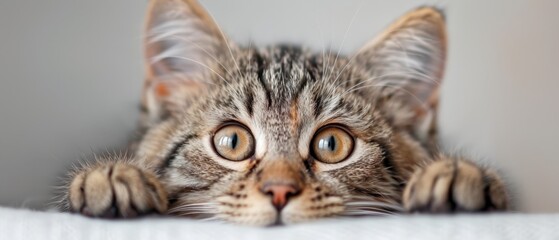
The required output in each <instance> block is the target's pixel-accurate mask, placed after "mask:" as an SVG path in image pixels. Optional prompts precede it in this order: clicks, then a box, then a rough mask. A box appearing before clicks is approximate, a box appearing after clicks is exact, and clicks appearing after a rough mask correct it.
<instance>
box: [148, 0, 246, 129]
mask: <svg viewBox="0 0 559 240" xmlns="http://www.w3.org/2000/svg"><path fill="white" fill-rule="evenodd" d="M145 26H146V28H145V40H144V51H145V69H146V81H145V86H144V92H143V96H142V106H143V109H144V110H145V112H146V114H144V115H145V116H144V117H146V118H147V119H143V121H142V122H143V123H148V124H149V123H153V122H158V121H159V120H160V119H162V118H164V117H165V116H166V115H169V114H171V115H172V114H173V113H174V112H182V111H184V109H185V108H187V107H188V105H189V104H190V103H191V102H192V101H193V100H194V99H196V98H197V97H199V96H200V95H201V94H204V93H205V92H207V91H208V90H209V89H210V87H211V86H214V85H216V83H217V79H223V76H225V73H224V71H225V69H224V67H223V64H222V63H223V62H220V60H222V61H223V59H224V58H223V57H222V55H221V54H223V53H224V52H227V53H228V54H229V53H231V52H230V51H232V50H231V49H233V50H235V46H234V45H233V44H232V43H231V42H230V41H229V40H228V39H227V38H226V37H225V36H224V34H223V33H222V32H221V30H220V29H219V27H218V25H217V24H216V23H215V22H214V20H213V18H212V17H211V15H209V14H208V12H206V11H205V9H204V8H203V7H202V6H201V5H200V4H199V3H198V2H197V1H196V0H150V4H149V7H148V11H147V16H146V25H145ZM226 49H227V50H228V51H226ZM231 54H232V53H231ZM227 57H232V56H231V55H227ZM227 59H230V58H227Z"/></svg>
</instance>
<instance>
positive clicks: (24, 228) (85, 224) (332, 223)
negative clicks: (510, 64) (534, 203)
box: [0, 207, 559, 240]
mask: <svg viewBox="0 0 559 240" xmlns="http://www.w3.org/2000/svg"><path fill="white" fill-rule="evenodd" d="M0 239H2V240H8V239H25V240H31V239H53V240H63V239H80V240H82V239H83V240H86V239H107V240H108V239H134V240H142V239H158V240H165V239H172V240H178V239H196V240H203V239H219V240H226V239H241V240H251V239H266V240H272V239H281V240H287V239H304V240H309V239H320V240H327V239H474V240H482V239H507V240H513V239H522V240H532V239H559V214H518V213H515V214H488V215H474V214H463V215H454V216H451V215H446V216H442V215H440V216H426V215H413V216H409V215H408V216H395V217H368V218H353V219H330V220H322V221H317V222H310V223H304V224H298V225H292V226H281V227H267V228H256V227H243V226H236V225H231V224H224V223H217V222H201V221H195V220H190V219H178V218H154V217H151V218H143V219H138V220H125V221H123V220H100V219H90V218H86V217H82V216H78V215H73V214H67V213H52V212H36V211H30V210H22V209H9V208H1V207H0Z"/></svg>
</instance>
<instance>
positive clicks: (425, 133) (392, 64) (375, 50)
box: [354, 7, 447, 140]
mask: <svg viewBox="0 0 559 240" xmlns="http://www.w3.org/2000/svg"><path fill="white" fill-rule="evenodd" d="M445 25H446V24H445V19H444V15H443V13H442V12H441V11H440V10H438V9H436V8H431V7H422V8H418V9H415V10H413V11H411V12H408V13H407V14H405V15H404V16H402V17H400V18H399V19H398V20H397V21H395V22H394V23H393V24H392V25H390V26H389V27H388V28H387V29H386V30H385V31H384V32H383V33H382V34H380V36H378V37H377V38H376V39H374V40H373V41H371V42H370V43H368V44H366V45H365V46H364V47H363V48H362V49H361V50H359V51H358V52H357V53H356V55H355V56H354V57H355V60H354V61H355V63H356V64H358V65H359V66H360V69H365V71H366V75H367V76H368V77H369V79H367V81H370V83H368V85H369V86H372V87H371V88H369V91H370V94H372V95H373V96H374V99H373V101H376V102H378V103H381V104H382V107H381V108H382V109H381V110H382V111H384V112H385V115H387V116H388V118H389V120H391V121H392V122H393V123H394V124H395V125H397V126H398V127H405V128H408V129H410V130H412V131H413V132H414V134H417V135H419V137H422V138H423V137H425V138H428V137H430V136H429V135H431V134H434V133H433V132H432V131H434V130H435V125H436V123H435V119H436V117H435V116H436V110H437V104H438V97H439V94H438V90H439V86H440V83H441V80H442V76H443V73H444V65H445V58H446V47H447V46H446V45H447V37H446V26H445ZM424 140H428V139H424Z"/></svg>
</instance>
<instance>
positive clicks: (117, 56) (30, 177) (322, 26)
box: [0, 0, 559, 212]
mask: <svg viewBox="0 0 559 240" xmlns="http://www.w3.org/2000/svg"><path fill="white" fill-rule="evenodd" d="M201 2H202V4H203V5H204V6H205V7H206V8H207V9H208V11H209V12H210V13H211V14H212V15H213V16H214V18H215V19H216V20H217V22H218V23H220V25H221V27H222V28H223V29H224V31H225V32H226V33H228V34H229V35H230V36H231V38H233V39H234V40H237V41H238V42H240V43H243V44H248V42H249V41H251V42H252V44H256V45H265V44H269V43H275V42H293V43H303V44H305V45H307V46H310V47H312V48H313V49H316V50H317V51H321V50H322V49H323V48H324V47H328V46H329V47H331V49H333V51H337V50H338V49H341V52H342V53H348V54H349V53H351V52H352V51H354V50H356V49H358V48H359V47H360V46H361V45H362V44H364V43H365V42H366V41H368V40H369V39H371V38H372V37H373V36H375V34H376V33H378V32H380V31H381V30H382V29H383V27H385V26H386V25H387V24H389V23H390V22H391V21H392V20H394V19H396V18H397V17H398V16H400V15H401V14H403V13H405V12H406V11H408V10H410V9H412V8H415V7H417V6H420V5H424V4H435V5H437V6H442V7H444V8H445V9H446V12H447V19H448V30H449V41H450V49H449V55H448V65H447V71H446V77H445V80H444V84H443V90H442V106H441V107H442V109H441V111H442V112H441V116H440V125H441V129H442V134H443V143H444V145H445V146H446V147H447V148H448V149H449V150H451V151H458V152H462V153H465V154H467V155H469V156H473V157H475V158H479V159H482V160H483V161H485V162H487V163H488V164H489V165H492V166H495V167H497V168H498V169H500V171H501V172H503V173H504V174H505V176H506V178H507V180H508V182H509V183H510V184H511V186H512V189H513V193H514V201H515V202H516V204H517V209H518V210H520V211H525V212H559V204H557V203H559V189H558V187H557V185H556V183H557V182H559V174H558V172H559V144H558V143H559V140H558V139H559V126H558V125H557V124H556V123H557V121H558V119H559V106H557V104H558V102H559V95H558V94H557V92H558V91H559V80H558V77H557V74H558V70H559V65H558V62H559V60H558V57H559V44H558V43H559V17H557V12H559V1H553V0H529V1H528V0H524V1H519V0H492V1H484V0H468V1H465V0H464V1H450V0H448V1H410V0H391V1H384V0H344V1H341V0H338V1H334V0H309V1H300V0H282V1H274V0H266V1H264V0H236V1H218V0H205V1H204V0H202V1H201ZM146 5H147V1H146V0H119V1H114V0H95V1H74V0H42V1H37V0H0V205H4V206H15V207H22V206H23V207H36V208H39V207H41V206H43V204H44V203H45V202H47V201H48V200H49V198H50V197H51V195H50V192H52V189H53V188H52V187H53V186H54V185H55V183H56V181H57V178H58V177H61V176H63V175H64V173H65V172H66V169H67V168H68V167H69V166H70V163H71V162H75V161H77V160H79V159H80V158H82V157H83V156H84V155H88V154H90V153H91V152H92V151H93V150H100V149H101V150H102V149H105V148H108V149H111V148H113V147H114V146H118V145H122V144H123V143H124V142H125V141H126V139H127V138H128V137H129V136H130V134H131V133H132V132H133V131H134V127H135V124H136V121H137V116H138V104H139V96H140V90H141V86H142V81H143V63H142V61H143V59H142V46H141V42H142V24H143V21H144V20H143V18H144V12H145V8H146Z"/></svg>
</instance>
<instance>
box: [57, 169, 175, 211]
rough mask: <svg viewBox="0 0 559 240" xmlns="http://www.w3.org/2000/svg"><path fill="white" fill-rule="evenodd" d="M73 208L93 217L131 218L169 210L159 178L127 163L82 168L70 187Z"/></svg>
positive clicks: (69, 197) (69, 199)
mask: <svg viewBox="0 0 559 240" xmlns="http://www.w3.org/2000/svg"><path fill="white" fill-rule="evenodd" d="M67 196H68V199H67V201H68V205H69V207H70V210H72V211H73V212H78V213H81V214H84V215H87V216H92V217H103V218H115V217H123V218H130V217H135V216H138V215H141V214H147V213H150V212H158V213H164V212H165V211H166V210H167V204H168V203H167V194H166V193H165V190H164V188H163V186H162V185H161V183H159V180H157V178H156V177H155V176H154V175H153V174H151V173H148V172H146V171H143V170H141V169H140V168H138V167H135V166H133V165H130V164H126V163H118V162H117V163H105V164H100V165H98V166H95V167H92V168H89V169H86V170H84V171H81V172H79V173H78V174H76V175H75V176H74V178H73V179H72V181H71V183H70V185H69V187H68V195H67Z"/></svg>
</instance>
